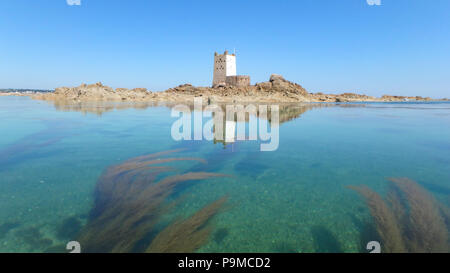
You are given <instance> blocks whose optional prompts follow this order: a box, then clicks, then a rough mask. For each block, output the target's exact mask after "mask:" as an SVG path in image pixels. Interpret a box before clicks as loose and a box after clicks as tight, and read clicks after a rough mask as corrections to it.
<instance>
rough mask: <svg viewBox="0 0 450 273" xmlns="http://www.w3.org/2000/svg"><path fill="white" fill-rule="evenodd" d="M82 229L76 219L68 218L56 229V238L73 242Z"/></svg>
mask: <svg viewBox="0 0 450 273" xmlns="http://www.w3.org/2000/svg"><path fill="white" fill-rule="evenodd" d="M81 227H82V224H81V221H80V220H79V219H78V217H75V216H73V217H69V218H67V219H65V220H64V221H63V222H62V223H61V225H59V226H58V227H57V229H56V236H57V237H58V239H61V240H73V239H75V238H76V237H77V235H78V232H80V230H81Z"/></svg>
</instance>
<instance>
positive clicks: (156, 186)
mask: <svg viewBox="0 0 450 273" xmlns="http://www.w3.org/2000/svg"><path fill="white" fill-rule="evenodd" d="M178 151H180V150H172V151H165V152H160V153H156V154H150V155H146V156H140V157H136V158H133V159H130V160H128V161H126V162H124V163H122V164H120V165H117V166H112V167H110V168H109V169H107V170H106V172H105V173H104V174H103V175H102V176H101V178H100V179H99V181H98V183H97V186H96V194H95V196H96V197H95V204H94V208H93V210H92V211H91V215H90V218H89V221H88V223H87V225H86V226H85V228H83V230H82V231H81V233H80V236H79V238H78V241H79V242H80V244H81V246H82V251H83V252H100V253H107V252H116V253H117V252H118V253H122V252H142V251H145V252H172V253H174V252H194V251H196V250H197V249H199V248H200V247H201V246H202V245H204V244H205V243H206V242H208V240H209V238H210V235H211V232H212V231H213V226H212V223H211V219H212V218H213V217H214V216H215V215H216V214H217V213H219V212H220V211H221V210H222V208H223V206H224V204H225V202H226V201H227V197H222V198H220V199H219V200H216V201H214V202H212V203H211V204H209V205H207V206H205V207H204V208H203V209H201V210H199V211H198V212H196V213H194V214H193V215H191V216H190V217H188V218H186V219H177V220H174V221H173V222H172V223H169V224H168V225H167V226H166V227H165V228H163V229H162V230H161V231H160V230H159V229H158V228H157V225H158V224H159V223H160V222H161V221H160V220H161V217H162V216H163V215H164V214H165V213H167V212H168V211H170V209H171V208H173V207H174V206H175V205H176V204H177V203H178V202H179V199H180V198H178V199H176V200H175V201H168V197H170V196H171V195H172V194H173V193H174V189H175V188H176V187H177V186H178V185H180V184H182V183H185V182H187V181H198V180H203V179H207V178H212V177H223V176H225V175H223V174H217V173H207V172H191V173H186V174H181V175H172V176H168V177H165V178H163V179H161V180H159V181H156V179H157V177H158V175H160V174H162V173H164V172H167V171H171V170H173V169H172V168H170V167H164V166H155V165H157V164H162V163H168V162H174V161H186V160H193V161H199V162H203V163H206V162H204V160H202V159H199V158H160V157H161V156H165V155H167V154H171V153H175V152H178ZM155 234H156V235H155ZM149 237H150V239H149ZM151 237H153V239H151ZM149 241H150V242H149ZM142 244H144V246H142Z"/></svg>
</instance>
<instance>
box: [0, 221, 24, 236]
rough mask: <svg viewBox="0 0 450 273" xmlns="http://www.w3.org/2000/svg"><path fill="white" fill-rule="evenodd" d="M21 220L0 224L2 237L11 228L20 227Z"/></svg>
mask: <svg viewBox="0 0 450 273" xmlns="http://www.w3.org/2000/svg"><path fill="white" fill-rule="evenodd" d="M20 225H21V224H20V223H19V222H15V221H14V222H6V223H3V224H1V225H0V239H3V238H4V237H5V236H6V235H7V234H8V233H9V232H10V231H11V230H13V229H15V228H17V227H19V226H20Z"/></svg>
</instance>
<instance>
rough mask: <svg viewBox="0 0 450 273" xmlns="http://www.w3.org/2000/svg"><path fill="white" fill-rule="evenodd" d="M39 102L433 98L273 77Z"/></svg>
mask: <svg viewBox="0 0 450 273" xmlns="http://www.w3.org/2000/svg"><path fill="white" fill-rule="evenodd" d="M31 96H32V97H33V98H35V99H43V100H52V101H59V100H61V101H74V102H89V101H132V102H186V101H192V100H193V99H194V98H195V97H202V98H205V101H207V102H218V103H237V102H239V103H241V102H255V103H257V102H263V103H270V102H280V103H281V102H368V101H407V100H413V101H414V100H415V101H429V100H431V99H430V98H422V97H403V96H389V95H384V96H383V97H381V98H375V97H372V96H366V95H360V94H355V93H343V94H340V95H335V94H323V93H315V94H313V93H308V91H306V90H305V89H304V88H303V87H302V86H301V85H299V84H297V83H293V82H290V81H288V80H286V79H285V78H283V76H281V75H277V74H273V75H271V76H270V80H269V81H267V82H261V83H257V84H255V85H251V86H241V87H236V86H220V87H196V86H193V85H191V84H183V85H179V86H177V87H174V88H170V89H167V90H166V91H163V92H153V93H152V92H149V91H147V89H145V88H135V89H126V88H117V89H115V90H114V89H113V88H111V87H108V86H104V85H103V84H101V83H96V84H91V85H86V84H82V85H80V86H78V87H73V88H70V87H60V88H56V89H55V92H53V93H39V94H34V95H31Z"/></svg>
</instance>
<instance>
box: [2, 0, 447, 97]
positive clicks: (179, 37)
mask: <svg viewBox="0 0 450 273" xmlns="http://www.w3.org/2000/svg"><path fill="white" fill-rule="evenodd" d="M381 3H382V5H381V6H369V5H368V4H367V3H366V0H292V1H283V0H280V1H265V0H258V1H250V0H240V1H214V0H207V1H206V0H205V1H200V0H198V1H197V0H192V1H187V0H186V1H170V0H166V1H156V0H152V1H144V0H141V1H139V0H81V5H80V6H69V5H67V3H66V0H33V1H30V0H2V1H1V2H0V64H1V65H0V88H10V87H12V88H55V87H58V86H74V85H79V84H81V83H83V82H86V83H93V82H98V81H102V82H103V83H104V84H107V85H110V86H112V87H127V88H133V87H146V88H148V89H150V90H154V91H157V90H164V89H166V88H169V87H173V86H175V85H178V84H182V83H192V84H194V85H202V86H206V85H210V84H211V82H212V68H213V54H214V51H218V52H222V51H224V50H225V49H228V50H230V51H233V50H234V48H235V49H236V52H237V66H238V74H246V75H250V76H251V78H252V83H255V82H261V81H266V80H268V78H269V76H270V74H272V73H278V74H282V75H283V76H285V78H286V79H288V80H291V81H295V82H298V83H300V84H302V85H303V86H304V87H305V88H306V89H307V90H308V91H310V92H325V93H341V92H360V93H365V94H369V95H376V96H379V95H382V94H399V95H421V96H431V97H450V1H448V0H431V1H430V0H381Z"/></svg>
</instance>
